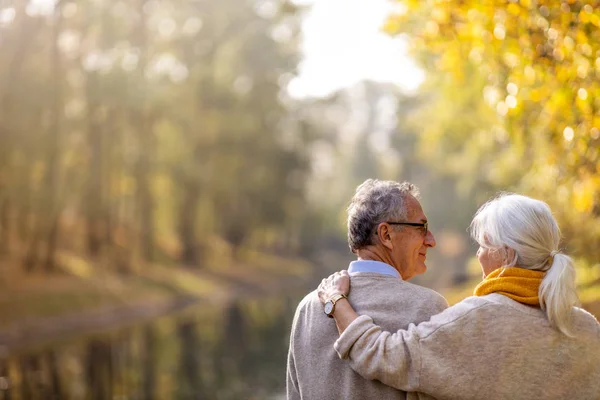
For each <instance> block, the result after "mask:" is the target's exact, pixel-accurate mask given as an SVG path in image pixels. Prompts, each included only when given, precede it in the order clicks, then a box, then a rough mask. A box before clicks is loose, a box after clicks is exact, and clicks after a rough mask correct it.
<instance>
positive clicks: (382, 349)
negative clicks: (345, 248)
mask: <svg viewBox="0 0 600 400" xmlns="http://www.w3.org/2000/svg"><path fill="white" fill-rule="evenodd" d="M471 234H472V236H473V238H474V239H475V240H476V241H477V242H478V243H479V246H480V247H479V251H478V252H477V258H478V259H479V262H480V264H481V269H482V271H483V277H484V279H483V281H482V282H481V283H480V284H479V285H478V286H477V287H476V288H475V293H474V296H473V297H469V298H467V299H465V300H463V301H462V302H460V303H458V304H456V305H454V306H453V307H450V308H448V309H446V310H445V311H444V312H442V313H441V314H438V315H435V316H433V317H432V318H431V320H429V321H428V322H423V323H420V324H418V325H412V324H411V325H410V326H409V328H408V329H407V330H400V331H397V332H396V333H390V332H384V331H382V330H381V329H380V327H379V326H377V325H376V321H375V322H374V321H373V320H372V319H371V318H370V317H369V316H366V315H362V316H359V315H357V314H356V313H355V312H354V309H353V308H352V306H351V305H350V303H349V302H348V301H347V300H340V301H338V302H337V303H336V307H335V311H334V314H333V315H334V318H335V321H336V324H337V327H338V330H339V332H340V337H339V339H338V340H337V342H336V343H335V346H334V347H335V350H336V351H337V353H338V355H339V356H340V358H343V359H349V360H350V365H351V366H352V368H353V369H354V370H355V371H356V372H358V373H359V374H360V375H362V376H363V377H364V378H367V379H377V380H380V381H381V382H383V383H385V384H386V385H389V386H392V387H395V388H397V389H400V390H404V391H409V392H421V393H425V394H428V395H430V396H433V397H435V398H438V399H596V400H597V399H600V325H599V324H598V321H597V320H596V319H595V318H594V317H593V316H592V315H591V314H589V313H587V312H586V311H584V310H582V309H581V308H577V307H575V305H576V304H577V302H578V299H577V295H576V293H575V270H574V268H573V263H572V261H571V258H570V257H568V256H567V255H565V254H563V253H561V252H560V251H559V249H558V245H559V241H560V231H559V228H558V225H557V223H556V220H555V219H554V217H553V216H552V213H551V211H550V208H549V207H548V205H547V204H545V203H543V202H541V201H538V200H534V199H531V198H529V197H525V196H520V195H515V194H507V195H501V196H500V197H498V198H496V199H493V200H491V201H489V202H488V203H486V204H485V205H484V206H482V207H481V208H480V209H479V211H478V212H477V214H476V215H475V218H474V219H473V222H472V224H471ZM348 291H349V280H348V275H347V273H346V271H342V272H341V273H337V274H334V275H332V276H331V277H329V278H328V279H326V280H324V281H323V282H322V283H321V285H320V286H319V298H320V299H321V301H322V302H323V303H326V302H327V300H328V299H330V298H332V297H333V296H335V295H339V294H344V295H346V294H348ZM399 312H402V310H399ZM331 384H335V382H332V383H331Z"/></svg>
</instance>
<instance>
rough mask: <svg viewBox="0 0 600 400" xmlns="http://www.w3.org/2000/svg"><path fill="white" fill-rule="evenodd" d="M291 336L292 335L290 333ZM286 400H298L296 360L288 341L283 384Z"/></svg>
mask: <svg viewBox="0 0 600 400" xmlns="http://www.w3.org/2000/svg"><path fill="white" fill-rule="evenodd" d="M292 334H293V333H292ZM285 387H286V391H287V399H288V400H300V399H301V397H300V388H299V387H298V376H297V375H296V360H295V359H294V351H293V349H292V343H291V339H290V350H289V351H288V363H287V379H286V383H285Z"/></svg>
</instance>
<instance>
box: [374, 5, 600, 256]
mask: <svg viewBox="0 0 600 400" xmlns="http://www.w3.org/2000/svg"><path fill="white" fill-rule="evenodd" d="M402 5H403V6H404V8H403V9H402V10H401V11H400V12H399V13H397V14H395V15H392V16H390V18H389V19H388V21H387V23H386V26H385V29H386V30H387V31H388V32H390V33H392V34H406V38H407V40H408V41H409V43H410V44H411V48H412V51H413V54H414V55H415V57H416V58H417V59H418V60H419V61H420V63H421V64H422V66H423V67H424V68H425V69H426V71H427V73H428V81H427V82H428V83H427V84H426V85H425V87H424V93H425V96H426V99H427V100H428V102H427V103H425V105H424V106H423V107H422V108H421V110H420V111H419V112H417V113H416V115H415V116H414V117H413V118H412V120H411V121H412V125H413V128H414V129H415V131H417V132H419V143H418V147H419V149H420V153H421V154H422V155H423V156H424V157H426V158H427V159H428V160H434V161H435V162H434V163H435V164H436V165H437V166H438V167H439V168H440V169H443V170H445V171H450V172H452V173H453V174H455V175H456V176H458V177H459V179H461V180H462V181H463V183H462V186H463V188H464V190H465V191H466V192H467V193H469V192H470V191H472V190H473V189H474V188H477V187H479V189H478V190H475V191H474V193H479V194H478V195H477V196H478V197H479V199H478V200H480V201H482V200H485V198H487V197H489V195H490V194H491V193H490V189H491V188H495V190H514V191H519V192H523V193H526V194H529V195H532V196H534V197H537V198H540V199H543V200H545V201H547V202H548V203H549V204H550V205H551V207H552V208H553V210H554V211H555V213H556V215H557V217H558V218H559V220H560V224H561V227H562V228H563V232H564V235H565V237H566V238H568V246H569V250H570V251H572V252H574V253H576V254H578V255H581V256H584V257H586V258H588V259H592V260H594V259H595V260H597V250H596V249H597V248H598V246H599V245H600V202H599V200H598V199H600V178H599V176H600V175H599V173H600V152H599V148H600V111H599V110H600V103H598V93H599V91H600V86H599V84H598V82H599V80H598V78H599V77H600V58H598V57H599V56H600V30H599V29H598V26H599V25H600V17H598V15H600V14H599V13H598V8H597V7H598V6H597V5H596V4H587V3H585V2H581V1H576V0H573V1H568V2H566V1H565V2H562V3H560V4H558V5H557V4H556V3H553V2H547V1H519V2H516V1H514V2H513V1H509V2H507V1H489V2H479V1H471V0H469V1H405V2H402ZM481 189H483V190H481Z"/></svg>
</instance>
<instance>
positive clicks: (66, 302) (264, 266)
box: [0, 251, 313, 337]
mask: <svg viewBox="0 0 600 400" xmlns="http://www.w3.org/2000/svg"><path fill="white" fill-rule="evenodd" d="M59 260H60V268H59V271H58V272H57V273H53V274H43V273H24V272H21V271H20V270H19V269H18V268H8V263H9V262H10V261H9V260H4V261H3V262H2V263H3V264H0V270H1V271H4V272H3V274H2V277H1V280H0V337H1V334H2V332H8V331H10V332H13V335H15V334H18V333H19V332H30V331H32V330H35V329H39V327H41V326H45V327H51V326H52V325H56V324H61V323H64V322H65V321H66V320H71V321H76V320H77V319H78V318H79V317H80V316H81V318H84V316H86V315H87V316H90V315H96V319H99V318H100V319H101V318H103V317H102V315H106V314H110V313H113V314H119V313H121V314H123V318H134V317H135V312H133V313H132V312H123V310H130V311H131V310H136V309H139V310H140V313H141V314H148V310H152V309H156V310H162V309H167V308H168V307H166V306H165V305H166V304H172V302H173V301H174V300H175V299H187V300H188V302H190V301H208V302H226V301H229V300H232V299H235V298H238V297H251V296H259V295H263V294H275V293H279V292H284V291H286V290H288V289H289V288H292V287H298V286H299V285H301V284H302V283H303V282H306V281H307V280H308V279H310V277H311V276H312V273H313V267H312V265H310V264H309V263H307V262H306V261H303V260H295V259H286V258H282V257H277V256H273V255H269V254H263V253H259V252H253V251H246V252H243V253H241V254H240V255H239V257H238V258H237V259H236V260H231V259H229V260H221V261H220V262H218V263H211V264H210V265H206V266H204V267H202V268H200V267H197V268H192V267H184V266H179V265H168V266H167V265H158V264H145V265H137V266H136V268H135V270H134V271H131V272H130V273H128V274H117V273H114V272H108V271H110V269H109V268H103V267H104V266H101V265H97V264H95V263H93V262H92V261H90V260H87V259H85V258H82V257H79V256H77V255H75V254H68V253H63V254H61V255H60V258H59ZM12 266H14V264H13V265H12ZM6 271H12V272H11V273H10V274H9V273H8V272H6Z"/></svg>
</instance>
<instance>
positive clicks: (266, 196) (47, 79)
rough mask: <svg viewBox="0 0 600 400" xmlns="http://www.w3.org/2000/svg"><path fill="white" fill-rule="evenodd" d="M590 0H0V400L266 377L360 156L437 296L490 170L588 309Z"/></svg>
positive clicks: (595, 220)
mask: <svg viewBox="0 0 600 400" xmlns="http://www.w3.org/2000/svg"><path fill="white" fill-rule="evenodd" d="M599 28H600V2H599V1H596V0H590V1H579V0H564V1H562V2H560V1H543V0H537V1H533V0H510V1H500V0H495V1H492V0H490V1H486V2H480V1H475V0H466V1H465V0H461V1H454V0H446V1H433V0H432V1H423V0H417V1H415V0H399V1H386V0H369V1H366V0H293V1H291V0H290V1H287V0H219V1H214V0H0V399H50V398H54V399H111V398H112V399H171V398H173V399H201V398H202V399H277V398H283V397H284V392H285V365H286V361H285V359H286V352H287V345H288V338H289V331H290V325H291V319H292V316H293V312H294V309H295V307H296V305H297V303H298V301H299V300H300V299H301V298H302V297H303V296H304V295H305V294H306V293H307V292H308V291H310V290H313V289H314V288H316V285H317V283H318V282H319V281H320V280H321V279H322V278H323V277H325V276H327V275H328V274H329V273H331V272H333V271H336V270H339V269H342V268H345V267H346V266H347V263H348V262H349V261H350V260H352V259H353V257H352V254H351V253H350V252H349V250H348V247H347V244H346V239H345V235H346V229H345V208H346V206H347V204H348V202H349V200H350V198H351V197H352V194H353V192H354V189H355V188H356V186H357V185H358V184H360V183H361V182H363V181H364V180H365V179H367V178H379V179H392V180H398V181H404V180H408V181H411V182H413V183H415V184H417V185H418V186H419V187H420V189H421V193H422V204H423V207H424V210H425V212H426V214H427V216H428V218H429V221H430V226H431V227H432V232H433V233H434V235H435V237H436V239H437V243H438V244H437V247H436V248H435V249H432V250H431V251H430V252H429V253H428V256H429V257H428V267H429V268H428V272H427V273H426V274H424V275H422V276H419V277H417V278H415V281H416V282H417V283H419V284H421V285H424V286H427V287H430V288H433V289H435V290H438V291H440V292H441V293H443V294H444V295H445V296H447V298H448V300H449V301H450V302H451V303H455V302H457V301H459V300H461V299H462V298H464V297H466V296H468V295H470V293H471V292H472V289H473V288H474V286H475V285H476V283H477V282H478V280H479V279H480V277H481V272H480V271H479V267H478V264H477V262H476V260H475V259H474V255H475V251H476V246H474V244H473V243H472V241H471V240H470V239H469V238H468V236H467V231H466V228H467V226H468V224H469V222H470V220H471V218H472V216H473V214H474V212H475V211H476V210H477V208H478V206H479V205H481V204H482V203H483V202H485V201H486V200H487V199H489V198H490V197H492V196H493V195H495V194H496V193H498V192H499V191H516V192H519V193H523V194H527V195H530V196H533V197H535V198H538V199H541V200H544V201H546V202H547V203H549V204H550V206H551V207H552V209H553V211H554V213H555V215H556V217H557V219H558V220H559V223H560V225H561V228H562V231H563V236H564V242H563V244H562V248H563V250H564V251H565V252H566V253H567V254H570V255H572V256H573V257H574V258H575V260H576V264H577V268H578V287H579V293H580V297H581V300H582V303H583V306H584V307H585V308H586V309H588V310H590V311H591V312H592V313H594V314H595V315H596V316H599V315H600V250H599V249H600V97H599V96H598V95H599V94H600V84H599V82H600V79H599V78H600V29H599Z"/></svg>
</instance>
